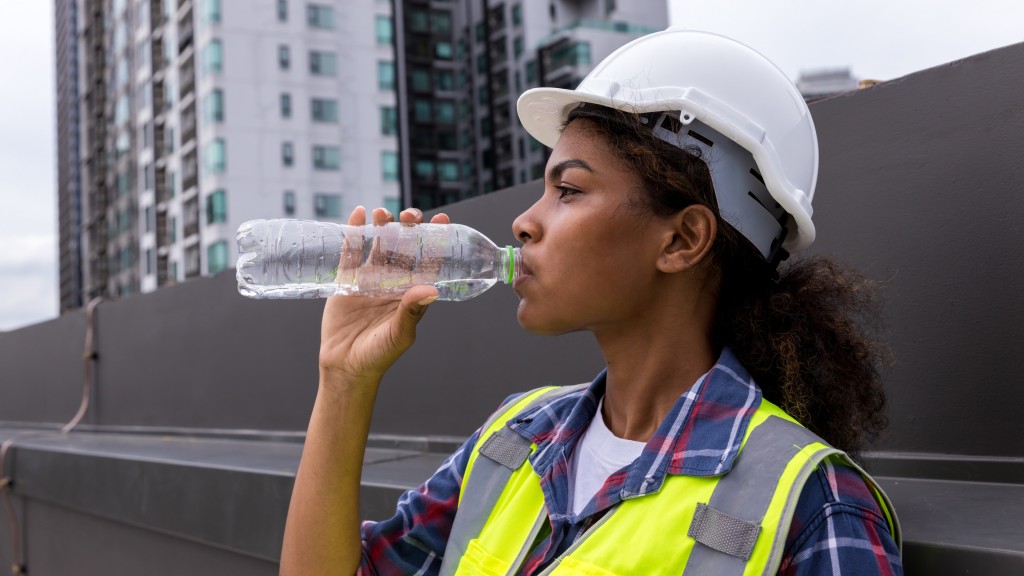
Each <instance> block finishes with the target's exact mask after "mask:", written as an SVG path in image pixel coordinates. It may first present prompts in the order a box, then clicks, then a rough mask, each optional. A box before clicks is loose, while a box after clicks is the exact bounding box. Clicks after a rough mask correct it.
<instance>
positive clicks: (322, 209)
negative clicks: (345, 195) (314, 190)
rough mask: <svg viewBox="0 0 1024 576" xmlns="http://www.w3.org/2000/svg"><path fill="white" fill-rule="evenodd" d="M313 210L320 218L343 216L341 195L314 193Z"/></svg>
mask: <svg viewBox="0 0 1024 576" xmlns="http://www.w3.org/2000/svg"><path fill="white" fill-rule="evenodd" d="M313 212H314V213H315V214H316V216H317V217H318V218H341V195H339V194H316V195H314V196H313Z"/></svg>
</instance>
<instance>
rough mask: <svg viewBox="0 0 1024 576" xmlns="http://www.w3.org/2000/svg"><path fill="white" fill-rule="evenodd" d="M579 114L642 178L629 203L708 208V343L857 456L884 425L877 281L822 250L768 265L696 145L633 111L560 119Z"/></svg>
mask: <svg viewBox="0 0 1024 576" xmlns="http://www.w3.org/2000/svg"><path fill="white" fill-rule="evenodd" d="M580 119H585V120H587V121H589V122H590V123H591V126H589V127H588V129H590V130H593V132H594V133H595V134H596V135H598V136H600V137H602V138H603V139H604V140H605V141H606V142H607V143H608V144H610V145H611V147H612V149H613V150H615V151H616V153H617V154H618V155H619V157H620V159H621V160H622V161H623V162H624V163H625V164H626V165H627V166H628V167H629V168H631V169H632V170H634V171H635V172H636V174H637V175H638V176H639V177H640V179H641V181H642V188H643V189H642V190H639V191H637V193H636V194H634V195H633V198H632V199H631V202H632V203H633V204H634V207H635V208H638V209H640V210H641V211H642V212H643V213H646V214H654V215H656V216H661V217H667V216H671V215H673V214H676V213H678V212H679V211H680V210H682V209H684V208H686V207H687V206H690V205H693V204H703V205H705V206H707V207H709V208H710V209H711V210H712V212H714V214H715V217H716V218H717V220H718V236H717V238H716V239H715V242H714V245H713V246H712V251H711V259H710V265H711V266H715V267H717V268H718V271H719V272H720V276H719V277H720V282H719V287H718V290H719V294H718V310H717V313H716V323H715V327H714V334H713V338H714V339H715V341H716V344H717V345H719V346H728V347H729V348H731V349H732V350H733V352H734V353H735V354H736V356H737V358H739V360H740V361H741V362H742V363H743V365H744V366H745V367H746V368H747V370H748V371H749V372H750V374H751V376H753V377H754V379H755V381H756V382H757V383H758V386H760V387H761V390H762V392H763V394H764V397H765V398H766V399H768V400H769V401H771V402H773V403H774V404H777V405H778V406H780V407H781V408H782V409H783V410H785V411H786V412H787V413H789V414H790V415H791V416H793V417H794V418H796V419H797V420H798V421H800V422H801V423H802V424H803V425H804V426H806V427H807V428H809V429H810V430H811V431H813V432H814V433H816V434H817V435H819V436H821V437H822V438H824V439H825V440H826V441H827V442H829V443H830V444H832V445H833V446H835V447H836V448H839V449H841V450H844V451H845V452H847V453H848V454H850V455H851V456H853V457H857V456H859V453H860V451H861V450H862V449H863V447H864V446H865V445H866V444H867V443H869V442H870V441H871V440H873V439H874V438H875V437H876V436H877V435H878V433H879V432H880V431H881V430H882V429H883V428H885V426H886V425H887V423H888V420H887V418H886V416H885V412H884V408H885V393H884V391H883V388H882V379H881V373H880V369H881V366H882V365H883V363H884V361H885V360H886V359H887V358H888V354H889V353H888V349H887V348H886V347H885V346H884V345H883V344H882V343H881V342H880V341H879V340H878V339H876V338H875V337H874V336H875V334H877V332H878V328H879V326H880V318H881V314H880V307H879V302H878V298H877V290H876V285H875V283H874V282H872V281H870V280H868V279H867V278H865V277H864V276H862V275H860V274H858V273H856V272H854V271H852V270H850V269H847V268H844V267H842V266H840V265H839V264H837V263H836V262H834V261H832V260H831V259H828V258H825V257H821V256H815V257H812V258H808V259H805V260H800V261H796V262H792V263H786V264H783V265H782V266H781V267H779V268H778V270H776V267H775V266H774V265H772V264H770V263H768V262H766V261H765V259H764V258H763V257H762V256H761V254H760V253H759V252H758V251H757V249H756V248H755V247H754V246H753V245H752V244H751V243H750V242H749V241H748V240H747V239H746V238H745V237H744V236H743V235H742V234H740V233H739V232H738V231H737V230H736V229H735V228H733V227H732V226H731V225H729V224H728V223H726V222H725V220H723V219H722V216H721V214H720V213H719V209H718V202H717V200H716V198H715V194H714V186H713V184H712V180H711V172H710V170H709V169H708V166H707V164H706V163H705V162H704V161H703V160H701V151H700V149H697V148H694V149H691V150H683V149H680V148H678V147H676V146H673V145H671V144H668V143H666V142H664V141H663V140H661V139H660V138H658V137H657V136H655V135H654V134H653V133H652V132H651V130H650V129H649V128H648V127H647V126H648V120H649V119H650V118H649V117H648V118H645V117H644V116H643V115H640V114H634V113H631V112H627V111H621V110H614V109H611V108H606V107H602V106H595V105H591V104H587V105H582V106H580V107H578V108H576V109H574V110H573V111H572V112H571V113H570V115H569V117H568V119H567V121H566V123H565V125H566V126H568V124H569V123H571V122H573V121H576V120H580Z"/></svg>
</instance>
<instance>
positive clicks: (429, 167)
mask: <svg viewBox="0 0 1024 576" xmlns="http://www.w3.org/2000/svg"><path fill="white" fill-rule="evenodd" d="M413 171H414V172H415V173H416V177H417V178H419V179H421V180H433V178H434V161H433V160H417V161H416V165H415V166H414V167H413Z"/></svg>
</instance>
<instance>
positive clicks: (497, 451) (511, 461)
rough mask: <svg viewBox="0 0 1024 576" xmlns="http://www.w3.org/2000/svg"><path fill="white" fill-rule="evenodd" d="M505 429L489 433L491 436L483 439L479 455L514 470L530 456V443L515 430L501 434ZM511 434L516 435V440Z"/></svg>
mask: <svg viewBox="0 0 1024 576" xmlns="http://www.w3.org/2000/svg"><path fill="white" fill-rule="evenodd" d="M506 430H507V429H503V430H499V431H498V432H496V433H494V434H491V437H490V438H488V439H487V440H485V441H484V444H483V446H481V447H480V455H481V456H487V457H488V458H490V459H491V460H494V461H495V462H497V463H498V464H501V465H502V466H504V467H506V468H508V469H509V470H516V469H518V468H519V467H520V466H522V465H523V462H526V459H527V458H528V457H529V456H530V444H529V442H527V440H526V439H525V438H523V437H522V436H519V434H516V433H515V432H511V431H510V432H511V434H510V435H509V436H506V435H505V434H503V432H505V431H506ZM512 434H514V435H515V436H516V437H518V441H517V438H515V437H512Z"/></svg>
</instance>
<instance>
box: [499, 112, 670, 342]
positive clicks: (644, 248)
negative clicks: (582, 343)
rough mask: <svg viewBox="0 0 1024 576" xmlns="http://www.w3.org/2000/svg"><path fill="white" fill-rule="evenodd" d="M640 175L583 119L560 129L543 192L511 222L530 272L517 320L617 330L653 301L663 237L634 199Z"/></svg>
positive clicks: (552, 328)
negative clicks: (656, 265)
mask: <svg viewBox="0 0 1024 576" xmlns="http://www.w3.org/2000/svg"><path fill="white" fill-rule="evenodd" d="M643 193H644V192H643V190H642V184H641V180H640V178H639V177H638V176H637V175H636V174H634V173H633V172H631V171H630V170H628V169H627V167H626V166H625V164H624V163H623V162H622V160H620V159H619V158H618V156H617V155H616V154H615V153H614V152H613V151H612V149H611V147H610V146H609V145H608V144H607V143H606V142H605V140H604V138H603V137H601V136H600V135H599V133H598V132H597V130H596V129H595V128H594V125H593V124H591V123H590V122H588V121H586V120H575V121H573V122H572V123H571V124H569V126H567V127H566V128H565V131H564V132H563V133H562V135H561V137H560V138H559V140H558V144H557V145H556V146H555V149H554V151H553V152H552V154H551V158H550V159H549V160H548V164H547V169H546V171H545V176H544V193H543V195H542V196H541V197H540V199H539V200H537V202H536V203H534V205H533V206H531V207H530V208H529V209H528V210H527V211H526V212H524V213H522V214H520V215H519V217H518V218H516V220H515V222H513V224H512V230H513V232H514V233H515V235H516V237H517V238H518V239H519V240H520V241H521V242H522V243H523V260H524V263H525V268H526V272H527V274H526V275H525V276H524V277H521V278H520V279H519V280H518V281H517V282H516V283H515V285H514V288H515V291H516V293H517V294H518V295H519V298H520V302H519V310H518V319H519V323H520V325H522V326H523V327H524V328H525V329H527V330H529V331H531V332H535V333H539V334H562V333H566V332H572V331H577V330H592V331H596V330H601V329H603V328H614V327H615V326H616V325H617V324H618V323H622V322H629V321H635V320H636V319H637V318H638V317H639V316H641V314H639V312H640V311H641V310H642V309H643V308H644V307H647V306H650V305H651V302H650V296H651V295H652V293H653V287H654V282H655V281H656V280H657V277H658V274H659V272H658V270H657V268H656V267H655V263H656V261H657V259H658V257H659V253H660V249H661V245H660V243H661V238H663V237H664V230H663V228H664V227H663V226H662V225H660V224H661V222H660V220H659V219H658V218H656V217H654V216H651V215H649V214H648V213H647V212H646V210H644V209H643V208H642V207H641V205H640V203H639V202H637V199H638V198H640V197H641V196H640V195H642V194H643Z"/></svg>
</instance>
